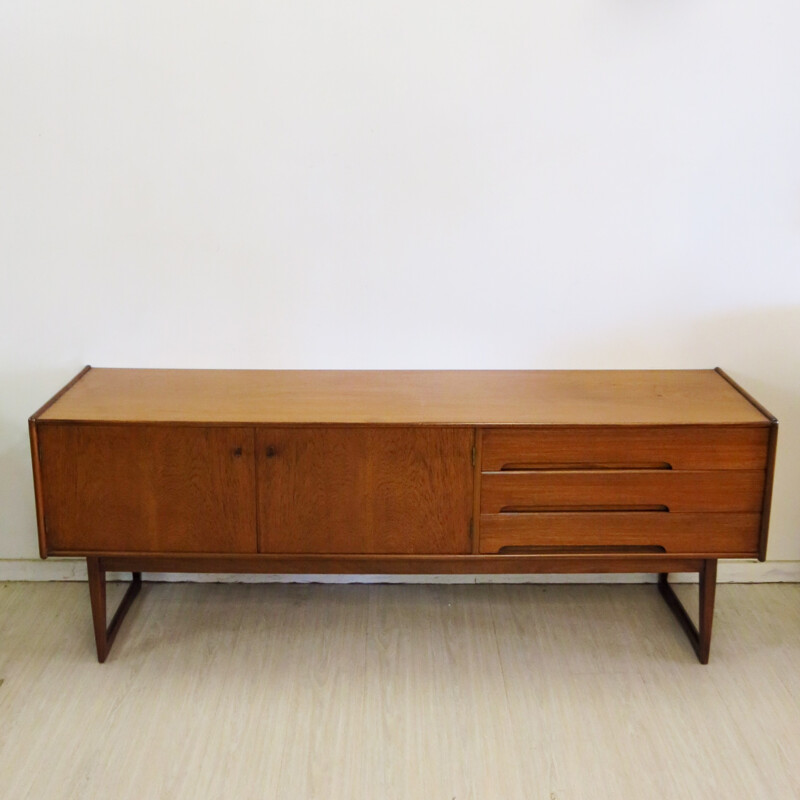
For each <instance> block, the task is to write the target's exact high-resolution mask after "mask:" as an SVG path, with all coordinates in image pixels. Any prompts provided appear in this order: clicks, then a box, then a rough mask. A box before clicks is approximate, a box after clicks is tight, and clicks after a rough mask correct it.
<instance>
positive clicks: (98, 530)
mask: <svg viewBox="0 0 800 800" xmlns="http://www.w3.org/2000/svg"><path fill="white" fill-rule="evenodd" d="M253 447H254V433H253V430H252V428H231V427H218V428H205V427H191V428H187V427H178V428H169V427H163V426H152V425H137V426H121V425H55V424H54V425H45V426H42V428H41V430H40V431H39V452H40V456H41V468H42V488H43V495H44V497H43V500H44V509H45V527H46V540H47V549H48V551H56V552H60V553H68V552H70V551H75V552H80V553H85V552H87V551H90V552H91V551H93V552H109V551H115V550H117V551H119V550H126V551H130V552H142V553H161V552H185V553H220V552H226V553H255V552H256V515H255V504H254V497H255V462H254V449H253Z"/></svg>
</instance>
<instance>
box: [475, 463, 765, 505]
mask: <svg viewBox="0 0 800 800" xmlns="http://www.w3.org/2000/svg"><path fill="white" fill-rule="evenodd" d="M763 496H764V471H763V470H761V471H758V470H717V471H714V470H693V471H684V472H678V471H675V470H622V471H614V470H589V471H581V470H576V471H558V472H552V471H547V470H534V471H530V472H484V473H483V475H482V476H481V512H482V513H483V514H498V513H500V512H502V511H515V510H517V511H531V510H543V511H546V510H547V509H548V508H561V509H566V508H568V507H570V506H583V507H592V506H598V507H601V506H602V507H607V508H609V509H610V510H613V509H614V508H621V507H624V506H641V507H644V506H664V510H665V511H670V512H673V511H708V512H715V511H716V512H720V511H722V512H731V511H749V512H760V511H761V504H762V502H763ZM597 510H600V508H598V509H597Z"/></svg>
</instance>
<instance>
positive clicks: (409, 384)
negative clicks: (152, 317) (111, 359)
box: [36, 368, 769, 426]
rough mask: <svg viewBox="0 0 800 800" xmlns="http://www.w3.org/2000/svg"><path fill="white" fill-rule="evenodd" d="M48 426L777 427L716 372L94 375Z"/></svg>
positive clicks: (61, 403)
mask: <svg viewBox="0 0 800 800" xmlns="http://www.w3.org/2000/svg"><path fill="white" fill-rule="evenodd" d="M36 418H37V419H40V420H42V421H63V422H69V421H75V422H138V423H185V424H225V425H237V424H242V425H244V424H255V425H258V424H272V425H313V424H327V425H331V424H334V425H404V424H408V425H468V426H473V425H677V424H679V425H692V424H694V425H767V424H769V419H768V418H767V417H765V416H764V415H763V414H762V413H761V412H760V411H759V410H758V409H757V408H756V407H755V406H754V405H753V404H752V403H750V402H749V401H748V400H747V399H746V398H745V397H744V396H743V395H742V394H741V393H740V392H739V391H737V390H736V389H735V388H734V387H733V386H732V385H731V384H730V383H729V382H728V381H727V380H725V378H724V377H722V376H721V375H720V374H718V373H717V372H715V371H714V370H558V371H544V370H541V371H504V370H488V371H467V370H464V371H458V370H450V371H439V370H429V371H404V370H392V371H369V370H363V371H362V370H356V371H329V370H313V371H310V370H280V371H278V370H168V369H105V368H102V369H88V368H87V370H86V371H85V372H84V373H83V374H82V375H81V376H80V378H79V379H77V380H76V381H75V382H74V383H73V384H72V385H71V386H69V387H68V388H67V389H66V391H64V392H63V393H61V394H60V395H57V396H56V398H55V399H54V401H53V402H52V403H51V404H50V405H48V406H45V407H44V409H43V410H42V411H40V412H39V413H38V415H36Z"/></svg>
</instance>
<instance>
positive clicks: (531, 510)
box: [500, 504, 669, 514]
mask: <svg viewBox="0 0 800 800" xmlns="http://www.w3.org/2000/svg"><path fill="white" fill-rule="evenodd" d="M597 511H601V512H611V513H614V512H617V513H619V512H625V513H626V514H627V513H629V512H634V513H636V512H653V511H656V512H662V511H663V512H668V511H669V506H665V505H659V504H653V505H584V506H548V505H538V506H536V505H527V506H503V507H502V508H501V509H500V513H501V514H541V513H547V514H558V513H562V514H564V513H569V514H572V513H576V512H577V513H591V512H597Z"/></svg>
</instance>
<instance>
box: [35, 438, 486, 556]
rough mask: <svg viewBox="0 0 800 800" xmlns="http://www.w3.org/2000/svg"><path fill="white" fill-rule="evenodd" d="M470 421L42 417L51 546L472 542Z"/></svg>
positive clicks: (446, 547)
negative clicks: (54, 420)
mask: <svg viewBox="0 0 800 800" xmlns="http://www.w3.org/2000/svg"><path fill="white" fill-rule="evenodd" d="M472 443H473V431H472V429H470V428H403V427H380V428H378V427H375V428H370V427H335V428H331V427H329V428H324V427H323V428H313V427H305V428H272V427H262V428H255V429H254V428H250V427H223V426H219V427H205V426H190V425H186V426H166V425H105V424H103V425H95V424H91V425H89V424H86V425H82V424H46V425H42V426H41V427H40V431H39V451H40V458H41V466H42V474H43V486H44V487H45V492H44V498H43V500H44V516H45V529H46V541H47V550H48V554H50V555H58V554H85V553H218V554H219V553H223V554H236V553H251V554H252V553H357V554H362V553H364V554H369V553H372V554H391V553H405V554H425V553H430V554H446V553H467V552H469V551H470V548H471V543H470V534H469V527H470V519H471V513H472V482H473V470H472V464H471V452H472Z"/></svg>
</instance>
